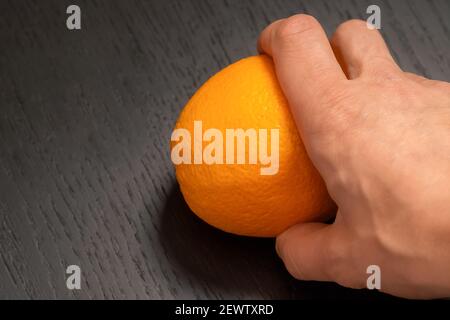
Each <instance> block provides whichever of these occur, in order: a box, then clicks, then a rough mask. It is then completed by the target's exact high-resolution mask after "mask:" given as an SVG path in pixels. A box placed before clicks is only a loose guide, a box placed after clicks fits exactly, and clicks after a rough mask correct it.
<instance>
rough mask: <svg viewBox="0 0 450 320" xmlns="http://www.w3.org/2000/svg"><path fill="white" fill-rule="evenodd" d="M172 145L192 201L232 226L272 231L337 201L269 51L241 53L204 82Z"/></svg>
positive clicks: (322, 212)
mask: <svg viewBox="0 0 450 320" xmlns="http://www.w3.org/2000/svg"><path fill="white" fill-rule="evenodd" d="M177 129H179V130H177ZM231 129H234V133H235V135H230V132H232V131H230V130H231ZM239 129H240V130H241V131H239V132H240V133H241V134H242V133H243V132H244V136H242V135H241V137H240V138H239V137H238V135H237V134H236V132H238V130H239ZM199 130H201V131H200V132H199ZM208 130H210V131H208ZM264 130H265V131H264ZM175 132H176V133H175ZM207 132H209V133H207ZM264 132H266V137H267V139H266V141H262V140H261V139H260V138H261V135H260V134H262V133H264ZM276 132H277V133H278V136H275V135H274V134H275V133H276ZM230 139H231V141H230ZM239 139H240V141H238V140H239ZM255 141H256V142H255ZM254 143H256V144H257V145H256V147H255V145H254ZM252 144H253V145H252ZM211 146H212V147H211ZM277 148H278V150H277ZM171 149H172V160H173V161H174V163H175V169H176V177H177V180H178V183H179V185H180V189H181V192H182V194H183V196H184V199H185V200H186V202H187V204H188V205H189V207H190V208H191V210H192V211H193V212H194V213H195V214H196V215H197V216H199V217H200V218H201V219H203V220H204V221H206V222H207V223H209V224H210V225H213V226H215V227H217V228H219V229H221V230H224V231H226V232H231V233H234V234H239V235H246V236H258V237H273V236H277V235H278V234H280V233H281V232H283V231H284V230H286V229H287V228H289V227H290V226H292V225H294V224H296V223H299V222H309V221H323V220H324V219H325V218H326V217H328V216H329V214H330V213H331V212H332V211H333V210H334V209H335V205H334V202H333V201H332V200H331V198H330V196H329V195H328V192H327V189H326V187H325V184H324V182H323V180H322V178H321V176H320V175H319V173H318V172H317V170H316V169H315V168H314V166H313V164H312V163H311V161H310V159H309V158H308V155H307V153H306V150H305V147H304V145H303V143H302V141H301V139H300V136H299V134H298V131H297V127H296V125H295V123H294V120H293V118H292V116H291V113H290V110H289V106H288V104H287V101H286V98H285V97H284V95H283V92H282V91H281V88H280V86H279V84H278V81H277V78H276V74H275V70H274V65H273V62H272V59H271V58H269V57H267V56H264V55H259V56H253V57H248V58H245V59H242V60H240V61H238V62H236V63H233V64H231V65H230V66H228V67H226V68H225V69H223V70H221V71H220V72H218V73H217V74H216V75H214V76H213V77H211V78H210V79H209V80H208V81H207V82H206V83H205V84H203V86H201V87H200V89H199V90H198V91H197V92H196V93H195V94H194V95H193V96H192V98H191V99H190V100H189V102H188V103H187V105H186V106H185V108H184V109H183V111H182V112H181V114H180V116H179V118H178V121H177V123H176V125H175V130H174V134H172V138H171ZM261 150H262V151H261ZM263 151H265V154H264V152H263ZM240 152H241V153H242V152H244V154H243V155H242V154H239V153H240ZM255 152H256V153H255ZM230 154H231V155H230ZM264 156H265V159H263V158H264ZM174 158H176V160H174ZM211 159H212V160H211ZM255 159H256V160H255ZM232 160H233V161H232ZM263 160H264V161H263ZM268 160H270V163H269V161H268ZM270 167H272V169H273V170H268V171H267V170H266V172H269V173H268V174H264V173H263V172H264V171H263V169H264V168H265V169H267V168H270Z"/></svg>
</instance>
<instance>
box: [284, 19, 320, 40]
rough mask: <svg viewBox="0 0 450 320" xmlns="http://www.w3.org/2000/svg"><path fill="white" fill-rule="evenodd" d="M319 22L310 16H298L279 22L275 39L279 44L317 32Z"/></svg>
mask: <svg viewBox="0 0 450 320" xmlns="http://www.w3.org/2000/svg"><path fill="white" fill-rule="evenodd" d="M318 26H319V22H318V21H317V20H316V19H315V18H314V17H312V16H310V15H305V14H298V15H294V16H292V17H289V18H287V19H286V20H284V21H283V22H281V23H280V24H279V26H278V28H277V29H276V31H275V37H276V39H277V40H278V41H280V42H281V43H292V41H293V40H295V39H298V38H299V37H301V36H305V35H306V34H308V33H310V32H312V31H315V30H317V28H318Z"/></svg>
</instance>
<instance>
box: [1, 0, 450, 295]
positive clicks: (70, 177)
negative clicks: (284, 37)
mask: <svg viewBox="0 0 450 320" xmlns="http://www.w3.org/2000/svg"><path fill="white" fill-rule="evenodd" d="M72 3H76V4H78V5H79V6H80V7H81V10H82V30H80V31H69V30H67V28H66V26H65V21H66V17H67V15H66V13H65V11H66V8H67V6H68V5H69V4H72ZM372 3H376V4H378V5H379V6H380V7H381V10H382V33H383V35H384V36H385V38H386V40H387V41H388V43H389V46H390V48H391V50H392V52H393V54H394V56H395V58H396V59H397V61H398V62H399V64H400V65H401V66H402V67H403V68H404V69H406V70H408V71H411V72H417V73H420V74H423V75H425V76H427V77H431V78H436V79H441V80H446V81H449V80H450V72H449V70H450V43H449V41H450V40H449V30H450V24H449V19H448V17H449V13H450V2H449V1H446V0H441V1H438V0H437V1H372V0H371V1H353V0H348V1H289V0H283V1H270V0H254V1H249V0H247V1H242V0H214V1H213V0H210V1H205V0H183V1H181V0H180V1H126V0H122V1H118V0H103V1H93V0H92V1H82V0H77V1H68V0H62V1H57V0H54V1H48V0H44V1H38V0H34V1H31V0H29V1H24V0H19V1H18V0H14V1H13V0H11V1H5V0H2V1H0V43H1V50H0V298H8V299H14V298H24V299H28V298H35V299H36V298H39V299H43V298H61V299H71V298H98V299H103V298H107V299H112V298H123V299H134V298H137V299H148V298H150V299H160V298H165V299H173V298H194V299H196V298H214V299H215V298H238V299H240V298H277V299H282V298H335V297H339V298H343V297H347V298H371V299H383V298H387V296H384V295H382V294H378V293H374V292H368V291H365V290H359V291H354V290H350V289H344V288H341V287H339V286H337V285H334V284H328V283H308V282H300V281H295V280H294V279H293V278H291V277H290V276H289V275H288V274H287V272H286V271H285V270H284V268H283V266H282V264H281V263H280V261H279V260H278V258H277V257H276V254H275V250H274V241H273V240H268V239H263V240H261V239H248V238H243V237H235V236H231V235H228V234H224V233H222V232H220V231H217V230H215V229H213V228H211V227H209V226H207V225H205V224H204V223H202V222H201V221H199V220H198V219H197V218H195V217H194V216H193V215H192V214H191V213H190V212H189V209H188V208H187V206H186V204H185V203H184V201H183V199H182V196H181V195H180V192H179V189H178V187H177V184H176V181H175V178H174V171H173V167H172V164H171V161H170V158H169V138H170V133H171V130H172V127H173V125H174V122H175V120H176V118H177V115H178V114H179V112H180V110H181V109H182V107H183V105H184V104H185V102H186V101H187V99H188V98H189V97H190V96H191V94H192V93H193V92H194V91H195V89H196V88H198V87H199V85H200V84H201V83H203V82H204V81H205V80H206V79H207V78H208V77H209V76H211V75H212V74H213V73H215V72H216V71H218V70H219V69H221V68H222V67H224V66H226V65H227V64H229V63H231V62H233V61H236V60H238V59H240V58H243V57H245V56H248V55H252V54H255V53H256V50H255V42H256V39H257V36H258V34H259V32H260V31H261V30H262V28H263V27H264V26H265V25H267V24H268V23H269V22H270V21H273V20H275V19H277V18H281V17H286V16H289V15H291V14H294V13H297V12H306V13H310V14H313V15H315V16H316V17H317V18H318V19H319V20H320V21H321V22H322V23H323V25H324V27H325V28H326V30H327V32H328V33H329V34H331V32H332V31H333V30H334V29H335V28H336V26H337V25H338V24H339V23H340V22H342V21H344V20H346V19H349V18H364V19H365V18H366V17H367V15H366V14H365V10H366V8H367V6H368V5H369V4H372ZM70 264H76V265H79V266H80V267H81V269H82V289H81V290H73V291H70V290H68V289H67V288H66V285H65V279H66V274H65V269H66V267H67V266H68V265H70Z"/></svg>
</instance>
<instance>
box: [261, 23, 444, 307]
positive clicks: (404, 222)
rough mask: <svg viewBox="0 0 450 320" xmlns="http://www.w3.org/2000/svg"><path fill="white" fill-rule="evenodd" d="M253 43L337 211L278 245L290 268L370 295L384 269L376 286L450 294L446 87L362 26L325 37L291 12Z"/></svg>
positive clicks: (408, 293) (415, 294)
mask: <svg viewBox="0 0 450 320" xmlns="http://www.w3.org/2000/svg"><path fill="white" fill-rule="evenodd" d="M330 42H331V44H330ZM258 46H259V50H260V51H261V52H264V53H266V54H268V55H270V56H272V58H273V60H274V63H275V67H276V72H277V76H278V79H279V82H280V84H281V87H282V89H283V91H284V93H285V95H286V98H287V99H288V101H289V104H290V107H291V110H292V114H293V117H294V118H295V121H296V123H297V126H298V129H299V131H300V134H301V137H302V139H303V141H304V143H305V146H306V149H307V151H308V154H309V156H310V158H311V160H312V161H313V163H314V165H315V166H316V168H317V169H318V170H319V172H320V173H321V175H322V177H323V179H324V180H325V183H326V185H327V188H328V191H329V193H330V195H331V197H332V198H333V199H334V201H335V202H336V204H337V206H338V208H339V209H338V212H337V216H336V220H335V222H334V223H333V224H330V225H329V224H322V223H306V224H299V225H296V226H294V227H292V228H290V229H289V230H287V231H286V232H284V233H283V234H281V235H280V236H279V237H278V238H277V251H278V253H279V255H280V257H281V258H282V259H283V261H284V263H285V265H286V267H287V269H288V270H289V272H290V273H291V274H292V275H293V276H294V277H296V278H298V279H302V280H321V281H335V282H337V283H339V284H341V285H344V286H347V287H352V288H364V287H366V281H367V277H368V274H367V273H366V270H367V267H368V266H369V265H378V266H379V267H380V269H381V291H384V292H387V293H390V294H393V295H397V296H403V297H408V298H435V297H445V296H450V84H449V83H446V82H440V81H433V80H429V79H426V78H423V77H420V76H417V75H414V74H410V73H405V72H402V70H401V69H400V68H399V67H398V66H397V64H396V63H395V62H394V60H393V58H392V56H391V55H390V53H389V50H388V48H387V47H386V45H385V43H384V41H383V39H382V37H381V35H380V34H379V33H378V31H376V30H369V29H368V28H367V26H366V22H364V21H359V20H351V21H347V22H345V23H343V24H342V25H340V26H339V28H338V29H337V30H336V32H335V34H334V35H333V37H332V39H331V41H329V40H328V38H327V36H326V34H325V32H324V30H323V29H322V27H321V26H320V24H319V23H318V22H317V20H315V19H314V18H313V17H311V16H308V15H296V16H293V17H290V18H287V19H283V20H279V21H276V22H274V23H272V24H271V25H270V26H268V27H267V28H266V29H265V30H264V31H263V32H262V34H261V36H260V39H259V43H258Z"/></svg>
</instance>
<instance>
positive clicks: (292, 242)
mask: <svg viewBox="0 0 450 320" xmlns="http://www.w3.org/2000/svg"><path fill="white" fill-rule="evenodd" d="M342 244H343V243H342V240H340V239H339V238H338V237H337V232H336V226H335V225H327V224H323V223H302V224H297V225H295V226H293V227H291V228H289V229H288V230H286V231H285V232H283V233H282V234H281V235H279V236H278V237H277V240H276V249H277V253H278V255H279V256H280V258H281V259H282V260H283V262H284V264H285V266H286V269H287V270H288V271H289V273H290V274H291V275H292V276H294V277H295V278H297V279H299V280H319V281H334V282H336V281H337V280H338V279H336V278H337V274H338V272H339V270H341V266H342V264H343V260H344V259H343V257H344V251H343V250H342V249H340V248H344V246H343V245H342Z"/></svg>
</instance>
